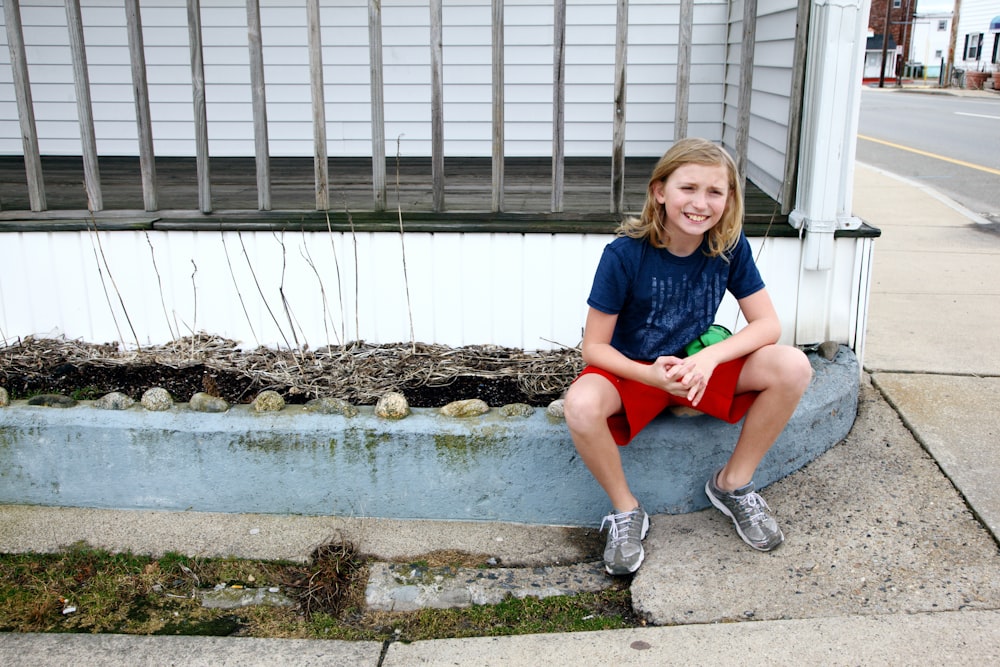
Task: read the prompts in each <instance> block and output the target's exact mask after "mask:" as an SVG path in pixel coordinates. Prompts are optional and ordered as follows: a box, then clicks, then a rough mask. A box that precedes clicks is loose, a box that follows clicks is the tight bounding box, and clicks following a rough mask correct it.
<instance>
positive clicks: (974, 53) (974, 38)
mask: <svg viewBox="0 0 1000 667" xmlns="http://www.w3.org/2000/svg"><path fill="white" fill-rule="evenodd" d="M982 50H983V33H981V32H970V33H969V34H967V35H966V36H965V57H964V58H963V60H979V56H980V54H981V53H982Z"/></svg>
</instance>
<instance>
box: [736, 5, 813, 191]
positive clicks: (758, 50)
mask: <svg viewBox="0 0 1000 667" xmlns="http://www.w3.org/2000/svg"><path fill="white" fill-rule="evenodd" d="M797 18H798V3H797V2H796V0H760V1H759V2H758V5H757V26H756V45H755V48H754V55H753V93H752V95H751V98H750V131H749V144H748V146H747V177H748V178H750V180H752V181H753V182H754V183H755V184H756V185H757V186H758V187H760V189H761V190H763V191H764V192H766V193H767V194H769V195H770V196H771V197H772V198H774V199H776V200H779V201H780V200H781V187H782V182H783V180H784V168H785V162H786V159H785V157H786V156H785V154H786V151H787V143H788V121H789V109H790V106H791V104H792V101H791V90H792V64H793V62H794V60H795V30H794V26H795V25H796V22H797ZM730 20H731V23H730V26H729V32H728V42H729V54H728V59H727V68H726V73H725V82H726V91H725V129H724V139H725V142H726V144H727V145H734V144H735V142H736V128H737V125H738V104H739V83H740V44H741V40H742V37H743V2H742V1H741V0H737V1H736V2H733V4H732V7H731V9H730Z"/></svg>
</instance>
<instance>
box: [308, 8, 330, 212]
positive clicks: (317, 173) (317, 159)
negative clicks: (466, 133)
mask: <svg viewBox="0 0 1000 667" xmlns="http://www.w3.org/2000/svg"><path fill="white" fill-rule="evenodd" d="M306 22H307V29H308V34H309V87H310V91H311V94H312V95H311V96H312V126H313V190H314V195H315V200H316V209H317V210H319V211H326V210H329V208H330V171H329V169H330V167H329V165H328V163H327V156H326V95H325V93H324V91H323V39H322V36H321V35H320V22H319V0H306Z"/></svg>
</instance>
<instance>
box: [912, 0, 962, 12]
mask: <svg viewBox="0 0 1000 667" xmlns="http://www.w3.org/2000/svg"><path fill="white" fill-rule="evenodd" d="M953 9H955V0H917V12H918V13H920V14H926V13H930V12H950V11H951V10H953Z"/></svg>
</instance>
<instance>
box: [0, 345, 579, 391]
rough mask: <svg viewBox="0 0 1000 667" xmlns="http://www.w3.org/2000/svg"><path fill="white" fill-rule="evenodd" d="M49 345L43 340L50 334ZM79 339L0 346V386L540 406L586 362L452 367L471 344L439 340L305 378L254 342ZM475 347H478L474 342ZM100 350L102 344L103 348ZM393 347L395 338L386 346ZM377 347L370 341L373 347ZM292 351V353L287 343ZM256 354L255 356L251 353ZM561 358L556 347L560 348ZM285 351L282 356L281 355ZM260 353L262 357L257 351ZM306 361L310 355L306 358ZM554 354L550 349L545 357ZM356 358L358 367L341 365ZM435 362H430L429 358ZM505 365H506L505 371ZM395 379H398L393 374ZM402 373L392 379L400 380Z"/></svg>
mask: <svg viewBox="0 0 1000 667" xmlns="http://www.w3.org/2000/svg"><path fill="white" fill-rule="evenodd" d="M43 343H44V345H45V346H46V347H45V348H44V349H37V348H38V347H40V346H41V345H42V344H43ZM79 345H80V344H79V343H73V344H72V345H68V347H69V348H71V349H69V350H64V349H62V348H61V347H60V346H59V345H58V344H57V343H54V342H53V341H43V342H36V341H27V342H26V343H24V344H23V345H22V347H23V348H24V349H23V351H19V350H17V349H15V348H6V349H4V350H0V387H4V388H6V389H7V391H8V392H9V394H10V396H11V398H14V399H16V398H21V399H24V398H30V397H31V396H35V395H38V394H61V395H65V396H71V397H73V398H75V399H78V400H90V399H97V398H100V397H101V396H103V395H105V394H107V393H109V392H113V391H116V392H121V393H123V394H126V395H128V396H130V397H132V398H133V399H135V400H139V399H140V398H141V397H142V394H143V393H145V392H146V391H147V390H148V389H150V388H152V387H162V388H164V389H166V390H167V391H169V392H170V394H171V395H172V396H173V397H174V399H175V400H177V401H181V402H185V401H187V400H189V399H190V397H191V396H192V395H193V394H195V393H197V392H207V393H208V394H211V395H213V396H219V397H221V398H224V399H225V400H226V401H228V402H229V403H231V404H239V403H249V402H251V401H252V400H253V399H254V398H255V397H256V396H257V394H259V393H260V392H261V391H264V390H265V389H271V390H275V391H277V392H278V393H280V394H281V395H282V396H283V397H284V398H285V400H286V402H288V403H290V404H296V403H305V402H306V401H308V400H310V399H312V398H316V397H318V396H328V397H334V398H341V399H343V400H346V401H348V402H350V403H353V404H355V405H373V404H374V403H375V401H376V400H377V397H378V396H380V395H382V394H384V393H385V392H386V391H388V390H392V391H399V392H401V393H402V394H404V395H405V396H406V398H407V400H408V402H409V404H410V406H412V407H421V408H433V407H441V406H443V405H445V404H447V403H450V402H452V401H456V400H462V399H471V398H478V399H482V400H483V401H485V402H486V403H487V404H489V405H490V406H492V407H500V406H502V405H505V404H508V403H527V404H529V405H533V406H536V407H542V406H546V405H548V404H549V403H550V402H552V401H553V400H555V399H557V398H559V396H560V395H561V394H562V392H563V391H564V388H565V386H568V383H569V382H570V381H572V377H574V373H575V372H576V366H577V362H576V360H575V359H574V357H573V356H572V355H571V354H569V355H568V354H566V353H565V352H560V353H557V354H558V355H560V356H561V359H556V361H557V362H559V363H560V364H562V366H564V367H565V368H562V367H556V370H555V371H552V370H550V366H545V365H543V366H541V367H540V369H541V370H540V371H536V370H534V367H528V368H527V369H525V370H520V371H519V370H516V369H515V370H514V371H512V372H510V373H507V372H505V371H507V370H509V369H510V367H511V365H512V364H515V363H517V362H518V361H519V360H518V359H517V358H516V355H515V358H513V359H510V360H508V359H506V358H505V357H504V355H505V354H507V353H508V352H509V351H501V353H497V352H496V351H495V350H493V349H490V350H489V352H490V353H491V354H494V355H497V354H499V358H498V357H496V356H494V357H489V356H483V355H482V354H481V352H480V350H475V354H473V355H470V356H465V357H463V358H462V359H461V362H462V363H460V364H456V365H455V367H454V368H455V370H454V371H451V370H450V368H451V367H450V366H449V364H450V363H452V362H451V361H449V358H450V357H451V356H452V354H453V353H455V356H456V357H457V356H458V353H461V352H462V350H461V349H459V350H454V351H453V350H447V351H445V352H444V353H443V354H442V353H441V352H440V351H439V350H437V349H435V348H429V351H423V352H422V353H421V354H418V355H416V356H412V355H411V357H406V356H405V350H401V351H400V352H399V353H398V355H397V353H396V350H395V349H393V350H392V354H393V355H396V356H392V357H390V358H389V361H388V362H386V363H387V364H388V365H387V366H386V367H385V368H382V367H379V368H377V369H376V370H375V371H369V370H367V366H368V365H370V364H369V362H370V360H371V358H372V357H371V356H363V357H361V358H359V359H357V360H355V359H354V358H348V359H347V360H346V361H345V360H344V359H343V358H340V359H338V360H337V361H336V365H335V367H336V368H337V369H338V372H340V373H342V376H337V375H336V374H335V373H333V372H332V371H331V372H328V373H321V374H320V378H319V381H318V382H317V380H316V378H311V379H310V382H308V383H303V382H301V381H300V378H299V377H297V376H296V375H295V374H294V373H293V374H289V373H287V372H284V373H270V372H260V371H259V369H260V368H261V367H265V368H270V367H273V366H280V367H283V368H285V369H288V368H294V365H293V364H291V363H288V362H287V359H285V358H272V356H271V355H272V353H271V352H261V351H254V352H252V353H249V355H234V353H233V351H232V350H231V349H230V348H227V349H226V350H225V354H219V355H215V354H213V353H212V352H211V351H209V352H207V353H206V352H205V351H200V352H199V354H200V355H201V356H202V358H203V359H204V362H203V363H199V360H198V359H187V360H183V361H182V362H178V361H177V359H168V360H167V361H166V362H163V361H161V360H160V356H158V355H157V354H147V353H143V354H138V355H136V354H133V355H131V356H128V357H125V356H122V355H121V354H120V353H117V352H114V351H113V350H108V351H107V353H106V354H102V353H104V350H103V348H102V347H101V346H90V345H89V344H83V345H85V346H87V347H86V353H87V354H86V355H81V354H80V353H79V352H78V350H77V347H78V346H79ZM468 349H470V350H471V349H472V348H468ZM95 350H96V353H95ZM379 351H380V352H382V353H385V351H386V348H379ZM368 352H370V348H364V353H365V354H367V353H368ZM286 355H287V353H286ZM251 357H252V360H251V362H249V363H248V362H247V359H248V358H251ZM553 358H554V357H553ZM276 359H277V363H276ZM258 360H259V361H258ZM302 363H303V365H308V364H306V363H305V362H302ZM532 363H541V364H550V362H549V360H548V359H547V358H543V360H542V361H541V362H538V361H534V360H533V361H532ZM345 365H347V366H351V370H346V371H344V370H342V369H343V367H344V366H345ZM424 365H426V366H427V367H428V368H431V367H432V368H433V373H431V372H430V371H428V372H424V370H423V366H424ZM498 369H499V372H498ZM543 375H548V376H554V375H559V376H560V378H559V379H558V380H557V381H555V382H550V383H548V385H543V386H542V387H541V389H539V385H538V383H537V382H536V383H531V382H526V381H525V380H532V379H537V378H538V377H541V376H543ZM387 376H388V379H389V380H390V382H388V383H387V382H386V380H387ZM393 379H394V380H395V382H391V380H393Z"/></svg>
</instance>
